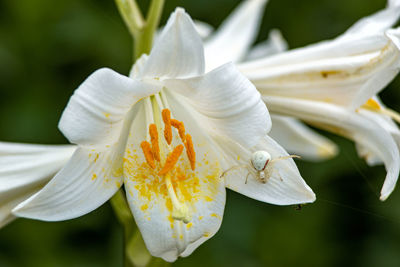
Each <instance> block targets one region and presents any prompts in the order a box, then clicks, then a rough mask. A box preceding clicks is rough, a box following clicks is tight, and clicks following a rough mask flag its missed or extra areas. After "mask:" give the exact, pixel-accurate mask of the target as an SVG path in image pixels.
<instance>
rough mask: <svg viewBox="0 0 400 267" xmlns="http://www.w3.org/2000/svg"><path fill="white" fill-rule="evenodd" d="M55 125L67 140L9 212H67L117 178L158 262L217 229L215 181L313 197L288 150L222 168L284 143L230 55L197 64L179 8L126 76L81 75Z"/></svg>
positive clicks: (260, 193) (285, 199) (277, 196)
mask: <svg viewBox="0 0 400 267" xmlns="http://www.w3.org/2000/svg"><path fill="white" fill-rule="evenodd" d="M59 127H60V129H61V131H62V132H63V133H64V135H65V136H66V137H67V138H68V140H69V141H70V142H71V143H75V144H77V145H78V148H77V149H76V151H75V153H74V154H73V156H72V158H71V159H70V160H69V162H68V163H67V164H66V165H65V166H64V167H63V169H62V170H61V171H60V172H59V173H57V175H56V176H55V177H54V178H53V179H52V180H51V181H50V182H49V183H48V184H47V185H46V186H45V187H44V188H43V189H42V190H41V191H40V192H39V193H37V194H35V195H34V196H32V197H30V198H29V199H28V200H26V201H24V202H23V203H21V204H20V205H18V206H17V207H16V208H15V209H14V210H13V213H14V214H16V215H18V216H21V217H27V218H33V219H39V220H46V221H59V220H66V219H72V218H75V217H78V216H81V215H84V214H86V213H88V212H90V211H92V210H94V209H96V208H97V207H99V206H100V205H102V204H103V203H104V202H106V201H107V200H108V199H109V198H110V197H111V196H112V195H113V194H115V192H116V191H117V190H119V188H120V187H121V186H122V184H124V186H125V191H126V196H127V199H128V202H129V206H130V208H131V211H132V213H133V215H134V217H135V221H136V223H137V225H138V227H139V229H140V231H141V233H142V236H143V239H144V241H145V243H146V246H147V248H148V249H149V251H150V253H151V254H152V255H154V256H157V257H162V258H163V259H165V260H166V261H174V260H176V258H177V257H178V256H188V255H190V254H191V253H192V252H193V250H194V249H196V248H197V247H198V246H199V245H200V244H202V243H203V242H204V241H206V240H207V239H209V238H210V237H211V236H213V235H214V234H215V233H216V232H217V230H218V228H219V227H220V224H221V220H222V216H223V211H224V206H225V187H228V188H231V189H233V190H235V191H237V192H239V193H242V194H244V195H246V196H249V197H252V198H255V199H257V200H261V201H264V202H269V203H273V204H278V205H288V204H297V203H307V202H313V201H314V200H315V195H314V193H313V192H312V190H311V189H310V188H309V187H308V185H307V184H306V183H305V182H304V180H303V179H302V178H301V176H300V174H299V172H298V170H297V167H296V165H295V163H294V161H293V160H292V159H291V158H288V159H285V160H279V161H277V160H276V161H275V162H274V164H273V165H271V169H268V172H267V173H268V175H269V176H268V177H266V178H267V182H266V183H261V182H260V181H259V180H258V179H257V177H252V176H251V177H250V178H249V180H248V182H247V183H246V182H245V178H246V173H244V174H243V172H245V171H247V169H245V168H239V170H238V171H237V172H235V171H233V169H232V168H236V167H237V165H238V164H239V165H240V164H247V165H248V164H249V162H250V159H251V157H252V153H253V152H255V151H256V150H264V151H267V152H269V154H270V155H271V156H272V161H274V160H275V159H277V158H279V157H287V156H288V154H287V153H286V151H285V150H284V149H283V148H281V147H280V146H279V145H278V144H277V143H276V142H275V141H273V140H272V139H271V138H270V137H268V136H267V133H268V132H269V130H270V128H271V120H270V117H269V113H268V110H267V108H266V107H265V104H264V103H263V101H262V100H261V98H260V94H259V93H258V92H257V90H256V89H255V87H254V86H253V85H252V84H251V83H250V82H249V81H248V80H247V79H246V78H245V77H244V76H243V75H242V74H240V72H239V71H238V70H237V69H236V68H235V67H234V65H233V64H225V65H222V66H220V67H219V68H217V69H215V70H213V71H210V72H208V73H205V61H204V50H203V46H202V42H201V38H200V37H199V36H198V34H197V33H196V30H195V28H194V25H193V22H192V21H191V19H190V17H189V16H188V15H187V14H186V13H185V12H184V11H183V10H182V9H180V8H178V9H177V10H176V11H175V12H174V13H173V14H172V15H171V17H170V19H169V20H168V23H167V25H166V26H165V28H164V30H163V32H162V33H161V34H160V36H159V38H158V40H157V42H156V44H155V46H154V47H153V49H152V51H151V53H150V55H149V56H147V55H144V56H142V57H141V58H140V59H139V60H138V61H137V63H136V64H135V65H134V67H133V68H132V71H131V74H130V77H125V76H122V75H120V74H118V73H116V72H114V71H112V70H110V69H100V70H98V71H96V72H95V73H93V74H92V75H91V76H89V78H87V80H86V81H85V82H83V83H82V84H81V86H80V87H79V88H78V89H77V90H76V91H75V93H74V95H73V96H72V97H71V99H70V101H69V103H68V106H67V107H66V109H65V111H64V113H63V115H62V118H61V121H60V124H59ZM230 170H232V171H230ZM241 170H243V171H241ZM224 171H225V172H224ZM223 172H224V174H226V175H223V176H222V173H223ZM221 176H222V177H221Z"/></svg>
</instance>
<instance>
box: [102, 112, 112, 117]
mask: <svg viewBox="0 0 400 267" xmlns="http://www.w3.org/2000/svg"><path fill="white" fill-rule="evenodd" d="M103 114H104V116H105V117H106V118H109V117H110V115H111V114H110V113H106V112H103Z"/></svg>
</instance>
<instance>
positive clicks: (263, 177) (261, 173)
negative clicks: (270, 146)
mask: <svg viewBox="0 0 400 267" xmlns="http://www.w3.org/2000/svg"><path fill="white" fill-rule="evenodd" d="M290 158H300V156H297V155H289V156H284V157H278V158H275V159H271V155H270V154H269V153H268V152H267V151H263V150H259V151H256V152H254V153H253V154H252V155H251V159H250V163H249V164H243V165H237V166H233V167H231V168H229V169H227V170H226V171H224V172H223V173H222V174H221V178H223V177H224V176H225V175H226V174H227V173H228V172H230V171H233V170H237V169H241V168H246V169H247V171H248V173H247V176H246V181H245V184H247V180H248V178H249V175H250V174H252V175H253V176H254V177H255V178H256V180H257V181H259V182H260V183H263V184H265V183H266V182H267V181H268V179H269V178H270V177H271V175H272V171H273V168H272V167H273V165H274V164H275V163H276V162H277V161H279V160H284V159H290Z"/></svg>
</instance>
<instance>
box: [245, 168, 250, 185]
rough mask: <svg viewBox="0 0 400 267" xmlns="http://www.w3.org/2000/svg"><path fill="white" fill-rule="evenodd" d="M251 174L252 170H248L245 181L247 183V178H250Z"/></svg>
mask: <svg viewBox="0 0 400 267" xmlns="http://www.w3.org/2000/svg"><path fill="white" fill-rule="evenodd" d="M249 175H250V172H249V171H248V172H247V175H246V181H245V182H244V183H245V184H247V179H249Z"/></svg>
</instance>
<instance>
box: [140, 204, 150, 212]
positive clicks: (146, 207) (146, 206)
mask: <svg viewBox="0 0 400 267" xmlns="http://www.w3.org/2000/svg"><path fill="white" fill-rule="evenodd" d="M148 208H149V205H147V204H143V205H142V206H141V207H140V209H141V210H142V211H145V210H147V209H148Z"/></svg>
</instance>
